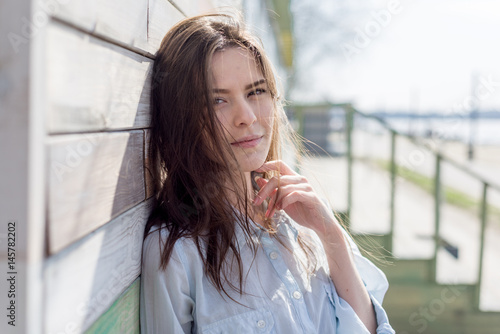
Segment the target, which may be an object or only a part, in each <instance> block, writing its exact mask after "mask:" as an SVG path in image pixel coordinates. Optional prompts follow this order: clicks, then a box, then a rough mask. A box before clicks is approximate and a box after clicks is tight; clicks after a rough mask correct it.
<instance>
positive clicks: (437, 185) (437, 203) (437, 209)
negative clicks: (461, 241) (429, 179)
mask: <svg viewBox="0 0 500 334" xmlns="http://www.w3.org/2000/svg"><path fill="white" fill-rule="evenodd" d="M441 159H442V157H441V154H436V171H435V176H434V255H433V257H432V260H431V261H430V265H431V268H430V271H429V272H430V281H431V282H435V281H436V274H437V254H438V249H439V240H440V238H439V224H440V220H441Z"/></svg>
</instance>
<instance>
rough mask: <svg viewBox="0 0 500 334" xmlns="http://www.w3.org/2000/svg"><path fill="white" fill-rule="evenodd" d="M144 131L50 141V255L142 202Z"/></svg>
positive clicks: (143, 194) (62, 138) (53, 139)
mask: <svg viewBox="0 0 500 334" xmlns="http://www.w3.org/2000/svg"><path fill="white" fill-rule="evenodd" d="M143 139H144V138H143V131H142V130H136V131H131V132H113V133H101V134H86V135H63V136H52V137H50V138H49V146H48V158H49V162H50V166H49V167H48V173H49V174H48V178H47V179H48V182H49V184H48V222H47V223H48V234H49V241H48V246H49V247H48V248H49V253H51V254H53V253H55V252H58V251H59V250H61V249H62V248H63V247H65V246H67V245H69V244H71V243H72V242H74V241H75V240H77V239H79V238H81V237H83V236H84V235H86V234H88V233H89V232H91V231H93V230H95V229H96V228H98V227H100V226H102V225H103V224H105V223H106V222H108V221H109V220H110V219H112V218H114V217H116V216H117V215H119V214H120V213H122V212H124V211H125V210H127V209H129V208H131V207H133V206H134V205H136V204H137V203H139V202H141V201H143V200H144V199H145V191H144V170H143Z"/></svg>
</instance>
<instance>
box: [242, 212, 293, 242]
mask: <svg viewBox="0 0 500 334" xmlns="http://www.w3.org/2000/svg"><path fill="white" fill-rule="evenodd" d="M272 219H273V221H274V223H275V227H276V231H277V233H278V234H281V235H283V236H286V235H287V234H290V236H291V237H293V238H294V239H295V241H297V237H298V231H297V229H296V227H295V226H294V225H293V224H292V220H291V219H290V217H289V216H288V215H287V214H286V213H285V212H284V211H283V210H280V211H276V213H275V214H274V216H273V218H272ZM249 223H250V226H249V229H250V238H252V240H253V241H254V242H258V241H259V239H260V238H261V236H262V234H264V233H268V231H267V229H265V228H264V227H262V226H261V225H259V224H257V223H256V222H254V221H253V220H252V219H250V218H249ZM242 224H243V222H240V221H239V220H238V219H237V220H236V230H235V237H236V240H237V242H238V244H239V245H240V247H241V246H242V245H244V244H246V242H247V239H246V238H245V231H244V229H243V227H242Z"/></svg>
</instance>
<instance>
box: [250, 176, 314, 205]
mask: <svg viewBox="0 0 500 334" xmlns="http://www.w3.org/2000/svg"><path fill="white" fill-rule="evenodd" d="M256 182H257V185H258V186H259V187H260V190H259V192H258V193H257V195H256V196H255V199H254V204H255V205H260V204H261V203H262V202H263V201H264V200H265V199H266V198H268V197H270V196H271V194H272V192H273V191H274V190H275V189H277V188H281V187H284V186H287V185H289V184H299V183H307V180H306V179H305V178H304V177H303V176H301V175H298V174H296V175H284V176H281V177H276V176H274V177H272V178H271V179H269V180H264V179H262V178H257V180H256Z"/></svg>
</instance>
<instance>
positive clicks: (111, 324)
mask: <svg viewBox="0 0 500 334" xmlns="http://www.w3.org/2000/svg"><path fill="white" fill-rule="evenodd" d="M140 290H141V282H140V278H137V279H136V280H135V281H134V283H132V285H131V286H130V287H128V288H127V290H126V291H125V292H124V293H123V294H122V295H121V296H120V297H119V298H118V300H117V301H115V302H114V303H113V305H111V307H110V308H109V309H108V310H107V311H106V313H104V314H103V315H102V316H100V317H99V319H98V320H97V321H96V322H94V324H93V325H92V326H91V327H90V328H89V329H88V330H86V331H85V334H125V333H126V334H139V333H140V331H141V329H140V324H139V306H140V300H139V294H140Z"/></svg>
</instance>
